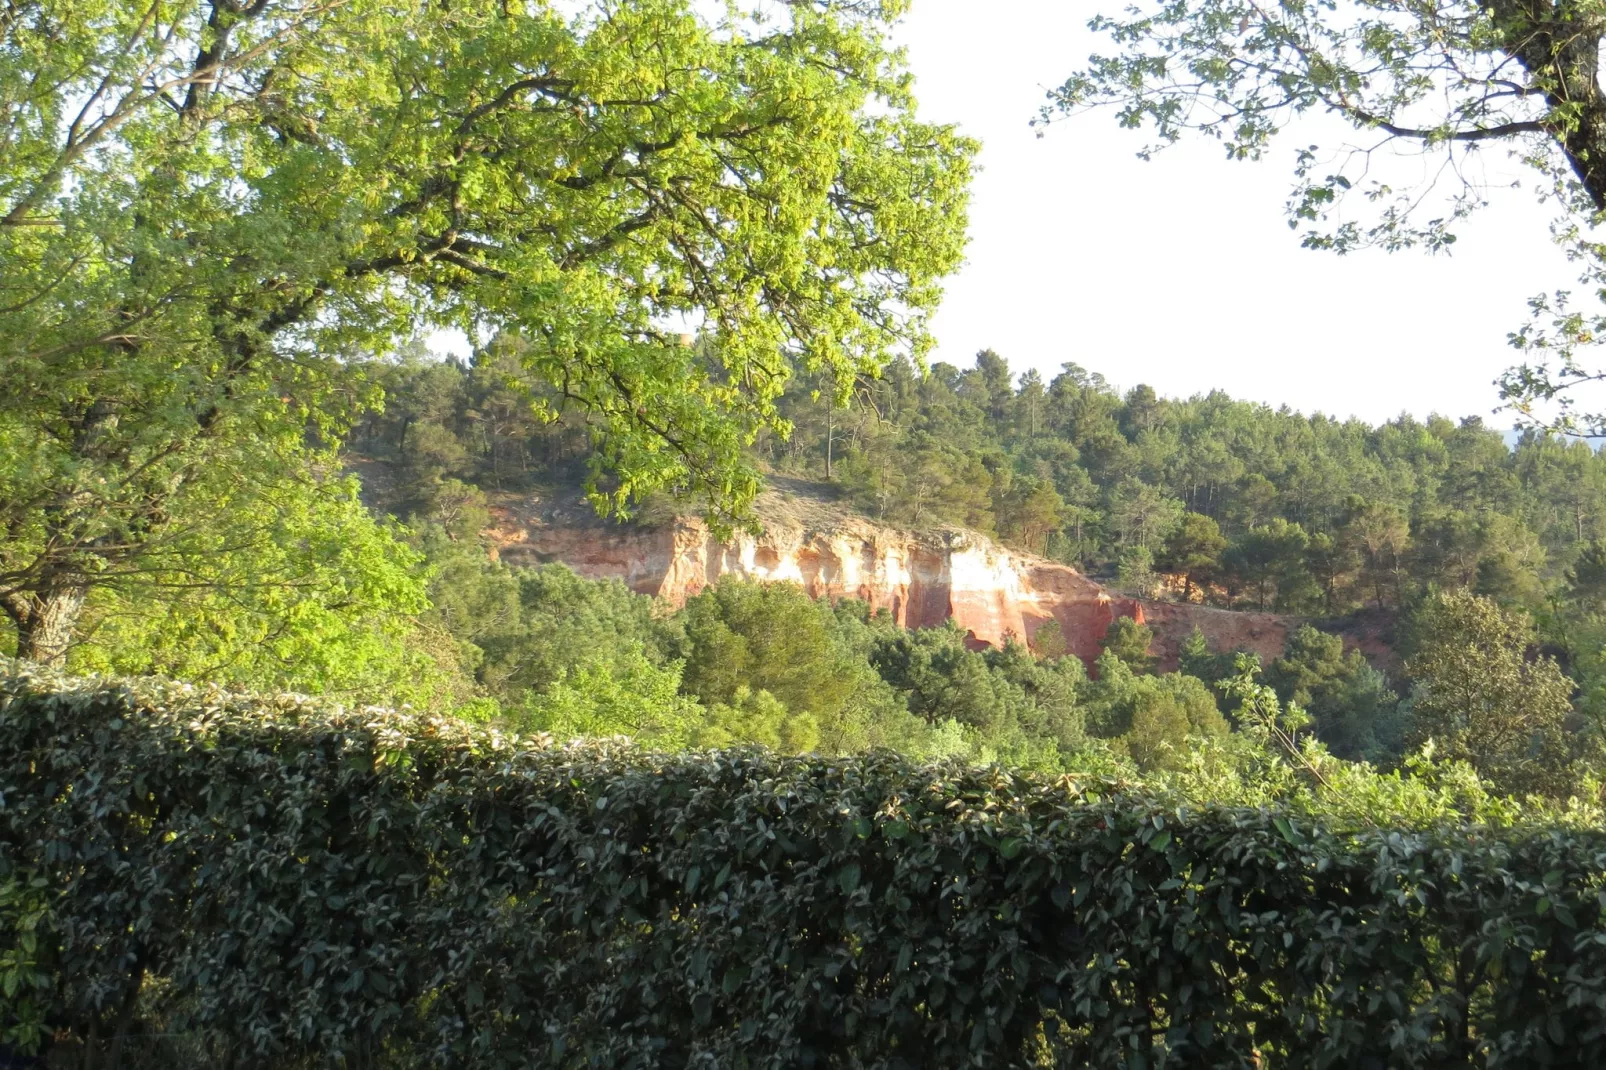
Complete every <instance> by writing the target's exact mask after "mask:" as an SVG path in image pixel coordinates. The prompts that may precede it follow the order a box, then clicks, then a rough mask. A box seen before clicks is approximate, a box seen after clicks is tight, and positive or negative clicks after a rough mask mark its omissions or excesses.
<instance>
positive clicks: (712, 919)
mask: <svg viewBox="0 0 1606 1070" xmlns="http://www.w3.org/2000/svg"><path fill="white" fill-rule="evenodd" d="M0 795H3V798H4V800H5V806H4V807H3V808H0V984H4V986H5V990H6V992H7V995H8V998H7V1001H6V1002H5V1004H4V1008H5V1010H4V1012H3V1013H4V1016H5V1018H4V1021H0V1028H3V1029H4V1030H6V1034H7V1038H8V1039H9V1040H10V1041H11V1042H12V1043H19V1042H20V1043H29V1042H31V1041H39V1040H42V1039H44V1038H45V1037H49V1038H50V1039H51V1040H52V1042H53V1044H54V1047H55V1049H56V1053H55V1057H58V1058H59V1059H60V1061H61V1064H63V1065H65V1064H67V1063H68V1062H69V1061H79V1062H82V1064H83V1065H89V1062H90V1060H91V1059H96V1058H98V1059H101V1060H103V1062H102V1063H97V1065H102V1064H105V1063H109V1064H110V1065H113V1066H116V1065H119V1064H121V1065H134V1064H143V1065H160V1066H166V1067H172V1066H185V1065H192V1066H201V1065H235V1066H261V1067H289V1066H305V1065H347V1066H350V1065H363V1066H370V1067H387V1066H389V1067H420V1066H451V1067H509V1066H575V1067H578V1066H596V1065H606V1066H617V1067H628V1066H640V1067H646V1066H654V1067H657V1066H686V1065H695V1064H703V1063H718V1064H720V1065H740V1066H753V1067H769V1066H773V1067H781V1066H800V1065H815V1066H881V1067H888V1068H892V1067H903V1068H912V1067H917V1066H954V1067H957V1066H1065V1067H1071V1066H1077V1067H1081V1066H1092V1067H1104V1066H1107V1067H1131V1066H1147V1067H1159V1066H1220V1067H1239V1066H1243V1065H1245V1064H1247V1063H1252V1062H1258V1063H1259V1064H1260V1065H1263V1066H1370V1065H1387V1066H1391V1067H1393V1066H1398V1067H1428V1066H1450V1065H1486V1066H1491V1067H1497V1066H1513V1067H1515V1066H1535V1065H1548V1066H1577V1067H1584V1066H1592V1065H1596V1064H1598V1063H1599V1062H1600V1060H1601V1059H1602V1058H1606V938H1603V937H1602V936H1601V929H1602V925H1603V917H1602V906H1601V904H1602V901H1603V888H1602V875H1603V873H1606V839H1603V838H1602V836H1601V834H1600V833H1599V832H1598V831H1586V830H1583V829H1573V830H1569V829H1565V828H1561V827H1550V828H1544V827H1534V826H1529V827H1525V828H1519V829H1515V830H1511V831H1507V832H1500V831H1496V830H1493V829H1491V828H1488V827H1481V826H1470V827H1469V826H1462V825H1455V824H1451V825H1442V826H1439V827H1436V828H1432V829H1428V830H1424V831H1420V832H1410V831H1389V830H1381V831H1377V830H1368V829H1366V828H1364V827H1360V828H1356V827H1347V826H1346V825H1345V824H1343V823H1342V822H1340V823H1337V824H1324V823H1320V822H1313V821H1312V820H1310V819H1309V818H1307V817H1304V816H1302V815H1301V814H1300V813H1299V812H1297V811H1288V810H1282V809H1275V808H1274V809H1270V810H1268V809H1233V808H1228V807H1219V806H1211V807H1205V808H1203V809H1196V808H1191V807H1188V806H1186V805H1179V800H1177V799H1175V798H1159V797H1146V796H1143V795H1128V794H1122V793H1120V792H1119V791H1118V790H1116V789H1114V787H1113V786H1111V785H1107V784H1105V783H1103V782H1101V781H1098V780H1096V779H1095V780H1086V781H1082V782H1080V783H1073V782H1071V781H1067V780H1062V781H1058V782H1043V781H1034V780H1031V779H1024V778H1022V777H1020V776H1018V775H1014V774H1010V773H1007V772H1004V771H1002V770H999V769H997V768H978V767H962V766H944V765H937V766H917V765H911V764H908V763H907V762H905V761H903V760H900V759H897V758H894V757H891V756H887V755H880V756H875V757H868V758H861V759H854V760H846V761H838V760H829V759H821V758H807V759H783V758H775V757H771V756H768V755H765V754H763V753H759V752H747V753H743V752H734V753H724V754H703V755H688V756H684V757H681V758H662V757H655V756H653V755H650V754H646V753H643V752H640V751H636V750H634V749H632V748H628V747H618V746H611V745H602V746H598V745H583V746H570V747H553V746H551V745H550V744H549V743H547V742H545V741H543V740H528V739H526V740H520V739H517V738H512V737H504V736H500V735H498V734H495V733H491V732H485V731H481V730H475V729H472V728H469V727H466V726H464V725H463V724H462V723H461V722H454V721H449V720H440V719H432V718H429V717H423V716H416V715H408V714H398V713H394V712H389V711H385V710H381V709H371V708H370V709H358V710H349V711H348V710H342V709H340V708H335V707H326V706H325V707H319V706H315V705H311V704H309V703H307V702H306V701H304V700H297V699H286V698H277V699H275V698H252V697H249V696H234V695H229V694H227V693H223V692H219V691H215V690H209V689H205V688H195V687H188V686H182V687H181V686H171V685H155V684H144V685H139V686H138V687H135V688H130V687H129V686H127V685H117V684H109V683H97V682H93V681H89V682H79V681H71V680H62V679H59V678H52V677H43V678H42V677H40V676H38V675H34V674H31V673H30V672H18V671H17V668H16V667H15V666H13V667H11V668H10V669H9V670H8V674H7V675H6V676H5V677H4V678H3V682H0Z"/></svg>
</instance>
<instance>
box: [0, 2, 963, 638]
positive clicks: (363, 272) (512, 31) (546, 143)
mask: <svg viewBox="0 0 1606 1070" xmlns="http://www.w3.org/2000/svg"><path fill="white" fill-rule="evenodd" d="M901 11H902V5H901V4H900V3H896V2H891V0H888V2H884V3H823V4H788V5H785V6H784V7H783V8H780V9H777V10H776V11H773V12H771V13H770V15H769V16H768V17H757V16H754V17H744V16H738V15H736V14H730V15H727V16H725V17H724V18H723V19H721V20H720V21H718V22H717V23H716V22H710V21H708V20H707V19H705V18H703V17H701V16H700V15H699V14H698V9H697V7H696V5H694V4H692V3H691V2H690V0H629V2H624V3H616V4H604V5H595V6H591V5H588V6H586V7H584V8H583V9H581V10H579V11H578V12H577V13H572V14H571V13H566V11H565V10H560V8H559V7H558V6H556V5H552V4H548V3H542V2H536V0H529V2H524V3H508V2H487V0H481V2H470V3H458V4H452V5H437V4H425V3H421V2H404V3H399V4H398V3H394V2H391V0H350V2H346V3H327V2H325V0H260V2H256V3H251V4H243V3H236V2H234V0H210V2H207V0H180V2H177V3H174V4H165V5H150V6H146V5H129V4H125V3H121V2H116V0H91V2H88V3H82V4H72V5H54V4H46V5H22V6H13V7H8V8H6V9H5V11H4V12H0V354H3V357H0V367H3V370H4V374H5V380H6V383H7V387H8V389H7V390H6V392H5V395H4V397H3V398H0V456H3V457H4V458H5V459H4V460H3V461H0V501H3V502H4V506H3V512H0V524H3V525H4V526H5V531H6V535H5V539H4V542H3V548H0V604H3V605H4V606H5V608H6V610H7V612H8V613H9V614H10V615H11V616H12V618H13V620H14V621H15V622H16V623H17V626H18V628H19V629H20V630H21V632H22V633H23V636H24V640H25V643H24V645H25V646H28V647H31V648H33V652H34V653H35V654H37V655H40V656H44V657H47V658H50V659H54V658H56V657H59V653H60V649H61V648H62V647H63V646H64V645H65V642H66V640H65V639H64V638H63V635H64V633H65V632H70V630H71V626H72V619H74V618H75V617H76V613H77V611H78V608H77V607H79V606H81V604H82V601H83V598H84V593H85V592H86V591H88V590H91V589H95V588H99V587H104V586H107V585H115V584H117V583H120V582H125V581H126V582H132V578H133V577H135V576H138V575H142V574H144V573H146V572H148V571H149V570H150V569H151V568H152V567H158V568H161V567H166V566H152V565H151V564H150V563H149V558H150V556H151V555H153V554H155V555H158V556H159V555H160V554H162V553H165V552H166V551H167V548H168V547H169V546H170V545H171V544H172V543H173V542H174V541H179V542H182V541H183V540H184V539H185V538H187V537H188V535H187V532H189V531H191V530H192V529H208V528H209V527H210V525H211V520H210V517H212V516H214V515H216V514H219V513H222V512H226V511H227V510H228V509H230V508H231V507H232V503H234V502H235V501H237V499H238V496H240V495H249V494H251V493H255V492H256V489H257V488H262V487H267V486H271V485H274V484H279V485H289V484H295V483H298V482H300V483H301V484H302V485H305V478H306V477H305V475H304V469H305V467H306V460H307V456H306V453H305V449H304V444H305V443H306V442H307V441H308V439H309V436H310V439H311V440H312V441H314V442H316V443H319V444H323V445H328V444H331V443H334V442H337V441H338V440H339V438H340V436H341V435H342V434H343V433H344V431H345V430H346V429H347V428H348V426H349V424H350V421H351V419H352V417H353V415H354V413H355V412H356V411H358V410H359V409H360V408H362V407H363V406H365V405H370V404H373V403H375V402H376V401H377V400H378V399H377V397H376V394H375V392H374V391H373V389H372V388H371V387H370V385H369V384H367V383H366V382H365V381H364V379H363V377H362V376H360V375H357V374H356V373H355V372H354V371H353V370H352V366H351V364H350V360H349V358H351V357H354V356H360V355H365V354H373V353H385V352H388V351H389V350H391V349H392V348H394V347H395V346H396V345H397V344H398V343H399V342H400V341H401V340H403V339H406V338H408V337H410V336H413V335H414V334H416V333H417V332H419V331H421V330H427V329H430V328H458V329H461V330H462V331H464V332H466V333H467V334H468V335H469V336H470V337H471V338H473V339H475V340H478V341H482V342H488V341H489V340H490V339H491V338H492V337H495V336H501V337H504V338H508V339H512V340H513V341H514V342H516V348H517V351H518V353H519V357H520V360H521V361H522V363H523V364H524V366H525V368H526V369H527V370H529V371H531V372H533V373H535V374H536V375H538V376H539V377H540V378H543V379H545V380H547V381H549V382H551V383H552V384H554V386H555V388H556V390H555V394H554V396H553V399H552V400H550V401H549V402H548V404H549V405H550V407H551V408H552V409H554V410H555V409H557V408H561V407H565V406H570V407H576V408H578V409H581V410H583V411H584V412H586V413H587V414H589V417H590V419H591V421H592V430H593V435H594V437H595V439H596V441H597V443H598V445H599V447H600V451H599V458H600V461H601V465H602V467H604V468H605V469H606V470H607V472H608V473H609V476H608V480H607V482H606V484H604V482H602V481H601V480H600V479H599V480H596V481H594V482H593V491H594V493H595V495H596V497H597V499H598V501H599V504H601V503H611V505H613V506H614V507H617V508H625V507H627V506H628V504H629V503H630V502H631V501H633V500H635V499H637V498H639V497H640V496H641V495H642V494H644V493H646V492H647V491H650V490H652V489H654V488H657V487H664V486H669V487H673V488H675V489H678V490H681V491H684V492H688V493H692V494H695V495H698V496H700V497H701V498H702V499H703V500H704V501H705V502H706V503H707V504H708V506H709V508H710V510H711V512H712V513H713V514H715V515H717V516H720V517H725V518H735V517H739V516H741V515H742V512H743V509H744V507H745V505H746V503H747V501H748V500H749V499H750V498H751V497H752V495H753V493H754V492H755V489H756V485H757V476H756V473H755V471H754V469H753V468H752V466H751V465H750V464H749V463H748V462H747V461H745V460H744V459H743V456H742V447H743V445H744V444H745V443H747V442H748V441H750V440H751V438H752V437H753V435H754V434H755V433H756V432H757V430H758V429H759V428H760V427H763V426H780V425H781V421H780V419H779V417H778V415H777V413H776V409H775V404H774V402H775V398H776V396H777V394H778V392H779V391H780V389H781V388H782V386H783V384H784V383H785V381H786V379H787V377H788V376H789V375H790V374H791V372H792V370H793V368H795V367H802V368H806V369H811V370H815V371H829V372H830V373H831V374H833V375H834V376H836V377H838V378H839V379H842V380H843V381H846V380H848V379H850V378H851V377H852V376H853V375H854V374H856V373H866V374H873V373H874V372H875V371H876V370H877V369H879V368H880V367H881V366H882V364H884V363H885V362H886V361H887V360H888V359H890V357H891V356H892V355H894V354H897V353H908V354H912V355H915V356H918V355H919V354H920V353H922V352H923V351H924V349H925V348H926V346H927V345H928V336H927V334H926V330H925V324H926V319H927V317H928V315H929V314H930V312H931V311H932V309H933V307H934V305H935V303H936V301H937V298H938V296H939V279H940V278H941V276H942V275H943V274H944V273H945V272H947V271H949V270H951V269H952V268H953V267H954V266H955V265H956V264H957V263H958V261H959V257H960V254H961V250H962V246H963V241H964V226H965V205H966V191H967V185H968V180H969V174H970V159H971V156H972V154H973V153H974V151H975V146H974V145H973V144H972V143H971V142H969V141H967V140H966V139H964V138H962V137H960V136H959V135H958V134H956V133H955V132H954V131H953V130H952V129H950V128H948V127H944V126H939V125H932V124H929V123H925V122H922V121H920V120H918V119H917V118H916V117H915V114H914V101H913V98H912V97H911V95H910V79H909V76H908V74H907V72H906V71H905V70H904V68H903V66H902V62H901V60H900V58H899V56H898V54H897V53H896V52H894V51H893V50H892V49H890V48H889V46H888V45H887V42H886V33H887V30H888V26H889V24H890V22H891V21H892V20H895V19H896V18H897V17H898V16H899V15H900V14H901ZM688 329H689V330H694V331H697V332H700V333H701V334H702V335H704V336H705V338H706V339H707V340H708V342H709V344H707V345H702V346H696V347H688V346H684V345H681V344H680V332H681V331H683V330H688ZM242 477H245V478H242ZM63 619H66V620H67V623H66V624H65V625H64V626H63V625H62V624H61V621H62V620H63ZM46 633H50V634H49V635H46ZM41 636H44V638H43V639H41V638H40V637H41Z"/></svg>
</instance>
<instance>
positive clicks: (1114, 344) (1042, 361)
mask: <svg viewBox="0 0 1606 1070" xmlns="http://www.w3.org/2000/svg"><path fill="white" fill-rule="evenodd" d="M1126 3H1127V0H1068V2H1067V0H989V2H987V3H978V2H977V0H916V2H915V4H914V7H913V11H912V13H911V14H910V15H909V16H908V17H907V18H906V20H905V22H904V23H903V24H902V26H901V27H900V29H899V33H898V38H899V40H900V41H901V43H903V44H904V45H905V46H906V47H907V48H908V51H909V63H910V67H911V68H912V70H913V72H914V75H915V78H916V96H917V98H918V99H919V102H920V114H921V115H922V117H923V118H926V119H928V120H932V121H941V122H954V123H957V124H958V125H959V126H960V128H961V129H962V130H964V131H965V132H966V133H968V134H970V135H971V136H973V137H976V138H979V139H980V140H981V141H982V143H983V149H982V154H981V165H982V168H983V170H982V171H981V173H980V174H979V175H978V176H977V178H976V181H975V185H974V192H973V202H972V206H971V216H970V238H971V241H970V247H969V251H968V259H967V263H966V265H965V267H964V268H963V269H962V270H961V271H960V272H959V273H958V274H957V275H956V276H954V277H953V278H952V279H951V280H950V281H949V284H948V290H947V296H946V298H945V300H944V302H943V305H942V308H941V310H940V311H939V312H938V314H937V316H936V318H935V321H934V324H933V328H934V332H935V334H936V337H937V342H938V348H937V351H936V353H935V354H934V355H933V357H932V359H933V360H944V361H948V362H950V363H953V364H959V365H961V366H967V365H969V364H970V363H971V362H972V360H973V357H974V354H975V353H976V351H977V350H979V349H983V348H992V349H994V350H996V351H997V352H998V353H1000V354H1001V355H1002V356H1004V358H1005V359H1006V360H1008V361H1009V363H1010V366H1011V367H1012V368H1013V369H1014V370H1016V371H1024V370H1025V369H1027V368H1037V369H1039V370H1040V371H1041V372H1042V373H1043V375H1044V376H1045V377H1052V376H1053V375H1054V374H1057V373H1058V371H1059V369H1060V366H1061V365H1062V364H1064V363H1065V362H1066V361H1075V362H1076V363H1078V364H1081V365H1083V366H1084V367H1086V368H1088V369H1089V370H1091V371H1097V372H1100V373H1102V374H1103V375H1104V376H1105V377H1106V378H1108V379H1109V380H1110V381H1111V382H1112V383H1115V384H1117V385H1119V386H1121V387H1130V386H1133V385H1136V384H1138V383H1148V384H1150V385H1151V386H1153V387H1154V388H1155V389H1156V390H1157V391H1159V392H1160V393H1161V394H1163V395H1167V396H1187V395H1190V394H1193V393H1196V392H1205V391H1209V390H1211V389H1213V388H1221V389H1223V390H1226V391H1227V392H1228V393H1230V394H1232V395H1233V396H1235V397H1240V398H1244V399H1248V400H1253V401H1262V402H1266V403H1269V404H1272V405H1285V404H1286V405H1288V406H1290V407H1292V408H1294V409H1297V410H1300V411H1304V412H1313V411H1321V412H1325V413H1327V414H1329V415H1334V416H1339V417H1346V416H1359V417H1361V418H1363V419H1366V420H1368V421H1372V422H1376V421H1381V420H1385V419H1389V418H1391V417H1393V416H1395V415H1398V414H1399V413H1401V412H1409V413H1412V414H1414V415H1416V416H1418V417H1422V416H1426V415H1428V414H1429V413H1433V412H1437V413H1441V414H1443V415H1447V416H1452V417H1462V416H1467V415H1481V416H1484V417H1485V418H1486V419H1487V420H1489V421H1490V422H1491V423H1492V424H1494V425H1496V426H1502V427H1504V426H1509V424H1510V422H1511V417H1510V416H1509V414H1502V415H1494V414H1493V410H1494V409H1495V408H1496V406H1498V404H1499V396H1498V393H1497V391H1496V389H1495V387H1494V386H1493V385H1492V381H1493V380H1494V378H1495V377H1496V376H1497V375H1498V374H1499V373H1500V372H1501V371H1502V370H1503V369H1504V368H1506V367H1507V366H1509V365H1510V364H1512V363H1514V362H1515V358H1516V356H1517V354H1516V351H1515V350H1513V349H1511V347H1510V346H1509V345H1508V343H1507V341H1506V337H1507V334H1508V333H1509V332H1510V331H1512V330H1514V329H1516V328H1517V327H1519V326H1521V325H1522V323H1523V322H1524V321H1525V319H1526V315H1527V300H1528V298H1529V297H1531V296H1533V295H1535V294H1538V293H1541V292H1544V291H1547V290H1553V289H1556V288H1557V287H1562V288H1566V287H1567V286H1568V285H1569V284H1570V283H1572V282H1573V280H1574V278H1575V273H1574V272H1573V271H1572V270H1570V268H1569V265H1568V264H1567V262H1566V260H1565V257H1564V256H1563V254H1562V252H1561V251H1560V250H1559V249H1558V248H1556V247H1555V246H1554V245H1553V244H1552V243H1551V240H1550V232H1549V227H1548V224H1549V220H1550V213H1549V210H1548V209H1546V208H1545V207H1544V206H1542V205H1539V204H1538V203H1537V202H1536V201H1535V199H1534V197H1533V195H1532V193H1530V192H1528V191H1526V190H1507V189H1502V190H1499V191H1497V194H1496V196H1494V197H1493V198H1491V199H1492V204H1491V206H1490V207H1489V208H1487V209H1485V210H1484V211H1483V212H1482V213H1481V214H1479V215H1477V216H1474V217H1473V219H1472V220H1470V221H1468V222H1467V223H1466V224H1464V225H1463V226H1462V227H1461V228H1460V230H1459V231H1458V234H1459V237H1460V241H1459V242H1458V243H1457V244H1456V246H1455V252H1454V254H1453V255H1450V256H1430V255H1428V254H1425V253H1421V252H1415V251H1406V252H1400V253H1394V254H1388V253H1384V252H1382V251H1377V250H1367V251H1363V252H1359V253H1354V254H1351V255H1349V256H1347V257H1339V256H1335V255H1334V254H1332V253H1321V252H1313V251H1310V250H1305V249H1302V248H1300V246H1299V239H1298V236H1297V234H1296V233H1295V232H1293V231H1291V230H1289V228H1288V225H1287V222H1286V219H1285V217H1284V215H1283V203H1284V201H1285V200H1286V197H1287V194H1288V191H1289V189H1290V187H1291V184H1292V163H1293V157H1294V151H1295V149H1296V148H1297V147H1299V146H1301V145H1305V144H1309V143H1311V142H1312V141H1315V140H1318V139H1322V138H1326V139H1332V138H1334V137H1335V136H1336V137H1342V136H1343V131H1344V129H1345V128H1343V127H1340V126H1337V125H1334V124H1329V123H1327V122H1324V121H1320V120H1318V121H1315V122H1313V123H1308V124H1306V125H1304V126H1298V127H1294V128H1291V129H1290V130H1287V131H1285V132H1284V136H1283V137H1282V138H1280V139H1279V140H1278V141H1277V142H1276V143H1275V145H1274V147H1273V150H1272V151H1271V152H1270V153H1269V154H1268V156H1267V158H1266V159H1265V160H1263V161H1261V162H1258V163H1241V162H1232V161H1228V160H1227V159H1226V158H1225V153H1224V151H1223V150H1222V149H1221V147H1220V146H1219V145H1217V144H1215V143H1213V142H1202V141H1201V142H1194V143H1183V144H1181V145H1178V146H1176V147H1173V148H1170V149H1167V150H1166V151H1165V152H1163V153H1160V154H1159V155H1158V156H1157V157H1155V159H1153V160H1152V161H1150V162H1145V161H1142V160H1139V159H1138V158H1137V157H1136V155H1135V154H1136V153H1137V151H1138V150H1139V149H1140V148H1142V147H1143V146H1144V145H1145V144H1146V143H1147V138H1146V137H1145V135H1143V134H1141V133H1138V132H1134V131H1129V130H1122V129H1120V128H1119V127H1118V126H1117V125H1116V123H1115V120H1114V117H1113V115H1111V114H1109V113H1106V112H1095V113H1091V114H1084V115H1081V116H1078V117H1076V118H1074V119H1070V120H1066V121H1062V122H1059V123H1056V124H1055V125H1053V126H1051V127H1050V128H1048V129H1047V131H1046V133H1045V134H1044V136H1042V137H1039V136H1038V131H1036V130H1033V129H1032V128H1031V127H1030V126H1029V125H1028V124H1029V122H1030V120H1031V119H1032V118H1033V117H1034V116H1035V115H1036V114H1037V110H1038V108H1039V106H1040V105H1041V104H1042V103H1043V101H1044V94H1045V92H1046V90H1047V88H1048V87H1050V86H1053V85H1057V84H1059V83H1060V82H1062V81H1063V80H1064V78H1065V76H1066V75H1067V74H1069V73H1070V72H1071V71H1072V70H1073V69H1075V68H1076V67H1077V66H1078V64H1079V63H1080V62H1081V61H1082V60H1084V59H1085V58H1086V56H1087V55H1088V54H1089V52H1092V51H1095V50H1097V49H1098V48H1100V47H1101V45H1102V41H1101V39H1100V38H1097V37H1095V35H1093V34H1091V33H1089V32H1088V31H1087V30H1086V29H1085V25H1084V24H1085V23H1086V21H1087V19H1088V17H1089V16H1090V15H1092V14H1094V13H1095V12H1096V11H1100V10H1109V11H1111V12H1112V13H1119V8H1121V7H1124V6H1125V4H1126ZM1495 166H1497V167H1504V166H1505V164H1504V163H1503V161H1496V164H1495ZM1519 173H1520V172H1518V171H1517V170H1515V169H1514V168H1513V169H1511V170H1510V171H1509V174H1511V175H1512V176H1515V175H1517V174H1519Z"/></svg>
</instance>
